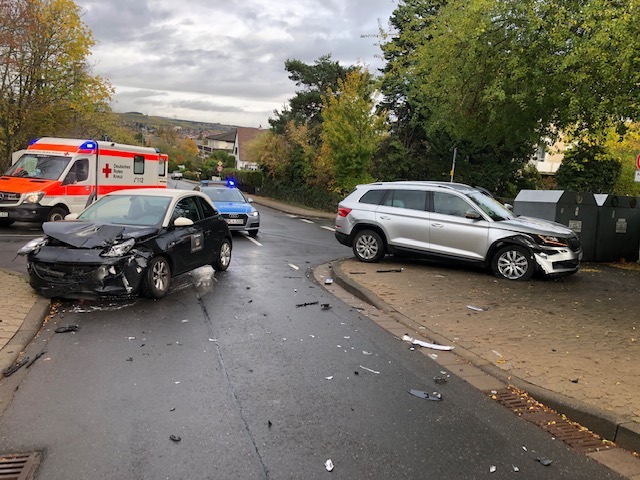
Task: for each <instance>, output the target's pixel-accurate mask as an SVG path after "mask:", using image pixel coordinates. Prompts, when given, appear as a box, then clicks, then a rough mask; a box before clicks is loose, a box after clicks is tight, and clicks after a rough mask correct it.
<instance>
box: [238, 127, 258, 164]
mask: <svg viewBox="0 0 640 480" xmlns="http://www.w3.org/2000/svg"><path fill="white" fill-rule="evenodd" d="M236 132H237V135H238V137H237V140H236V147H237V148H238V157H239V159H240V160H241V161H243V162H253V159H251V158H249V154H248V152H247V148H246V145H247V144H249V143H250V142H251V141H252V140H253V139H254V138H256V137H257V136H258V135H260V134H261V133H262V132H264V130H262V129H261V128H252V127H238V128H237V130H236Z"/></svg>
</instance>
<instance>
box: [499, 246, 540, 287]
mask: <svg viewBox="0 0 640 480" xmlns="http://www.w3.org/2000/svg"><path fill="white" fill-rule="evenodd" d="M491 270H492V271H493V273H494V275H495V276H496V277H499V278H505V279H507V280H521V281H526V280H529V279H530V278H531V277H532V276H533V273H534V271H535V260H534V259H533V253H531V251H530V250H528V249H527V248H525V247H521V246H519V245H509V246H506V247H504V248H501V249H500V250H498V252H497V253H496V254H495V255H494V256H493V259H492V260H491Z"/></svg>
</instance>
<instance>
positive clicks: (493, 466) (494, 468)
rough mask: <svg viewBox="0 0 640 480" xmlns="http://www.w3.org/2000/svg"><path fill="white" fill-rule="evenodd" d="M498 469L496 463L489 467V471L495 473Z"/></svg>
mask: <svg viewBox="0 0 640 480" xmlns="http://www.w3.org/2000/svg"><path fill="white" fill-rule="evenodd" d="M496 470H497V469H496V466H495V465H491V466H490V467H489V473H493V472H495V471H496Z"/></svg>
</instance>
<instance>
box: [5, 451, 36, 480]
mask: <svg viewBox="0 0 640 480" xmlns="http://www.w3.org/2000/svg"><path fill="white" fill-rule="evenodd" d="M38 463H40V453H39V452H33V453H12V454H7V455H2V454H0V480H30V479H32V478H33V474H34V473H36V468H38Z"/></svg>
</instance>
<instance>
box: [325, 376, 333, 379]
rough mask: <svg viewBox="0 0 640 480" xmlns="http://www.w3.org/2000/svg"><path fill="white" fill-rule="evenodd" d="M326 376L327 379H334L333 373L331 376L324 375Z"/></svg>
mask: <svg viewBox="0 0 640 480" xmlns="http://www.w3.org/2000/svg"><path fill="white" fill-rule="evenodd" d="M324 378H326V379H327V380H333V375H330V376H328V377H324Z"/></svg>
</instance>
